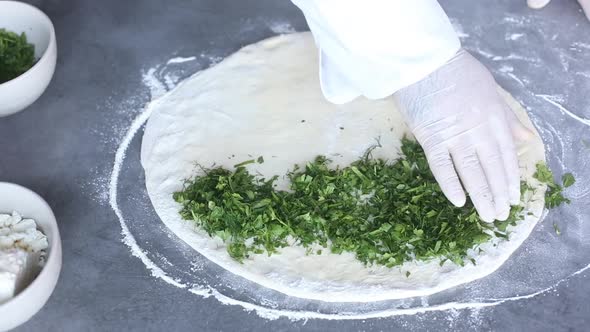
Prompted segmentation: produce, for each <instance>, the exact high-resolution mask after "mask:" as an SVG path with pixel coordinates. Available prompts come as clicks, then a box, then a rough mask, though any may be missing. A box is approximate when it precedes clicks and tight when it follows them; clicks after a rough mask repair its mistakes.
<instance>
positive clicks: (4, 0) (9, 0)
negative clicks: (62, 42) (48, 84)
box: [0, 0, 56, 88]
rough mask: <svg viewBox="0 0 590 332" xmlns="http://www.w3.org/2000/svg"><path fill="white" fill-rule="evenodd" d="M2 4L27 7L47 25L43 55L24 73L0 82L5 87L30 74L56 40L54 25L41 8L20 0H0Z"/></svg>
mask: <svg viewBox="0 0 590 332" xmlns="http://www.w3.org/2000/svg"><path fill="white" fill-rule="evenodd" d="M3 4H10V5H15V6H21V7H24V8H27V10H30V11H31V12H33V13H35V14H37V15H39V16H40V17H41V19H42V20H45V21H46V23H48V27H49V43H48V44H47V48H46V49H45V51H44V52H43V55H41V57H40V58H39V60H37V62H36V63H35V64H34V65H33V66H32V67H31V68H29V69H28V70H27V71H25V72H24V73H22V74H20V75H18V76H17V77H15V78H13V79H11V80H8V81H6V82H4V83H0V88H3V87H6V86H9V85H12V84H17V83H18V81H19V80H21V79H25V78H26V77H27V76H30V75H32V74H31V72H32V71H33V70H34V69H35V68H38V67H40V66H41V63H42V62H45V61H46V59H47V58H48V57H49V55H48V54H49V50H50V49H51V48H52V47H53V45H54V44H55V43H56V41H55V27H54V26H53V22H51V19H50V18H49V16H47V14H45V13H44V12H43V11H42V10H41V9H39V8H37V7H35V6H33V5H30V4H28V3H24V2H20V1H13V0H0V8H1V7H2V5H3ZM0 28H1V27H0Z"/></svg>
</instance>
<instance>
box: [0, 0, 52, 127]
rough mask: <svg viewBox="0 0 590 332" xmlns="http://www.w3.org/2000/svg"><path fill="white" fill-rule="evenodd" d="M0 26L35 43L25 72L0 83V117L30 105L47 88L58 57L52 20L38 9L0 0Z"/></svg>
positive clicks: (20, 3)
mask: <svg viewBox="0 0 590 332" xmlns="http://www.w3.org/2000/svg"><path fill="white" fill-rule="evenodd" d="M0 29H6V30H9V31H13V32H16V33H18V34H20V33H22V32H24V33H25V34H26V35H27V41H28V42H29V43H31V44H33V45H35V59H38V61H37V63H36V64H35V65H34V66H33V67H32V68H31V69H29V70H28V71H27V72H25V73H24V74H22V75H20V76H19V77H17V78H15V79H12V80H10V81H8V82H5V83H2V84H0V117H2V116H6V115H10V114H14V113H16V112H18V111H21V110H23V109H25V108H26V107H28V106H29V105H31V104H32V103H33V102H35V100H37V99H38V98H39V97H40V96H41V94H43V92H44V91H45V89H46V88H47V85H48V84H49V81H51V77H53V72H54V71H55V62H56V60H57V46H56V42H55V30H54V28H53V24H52V23H51V20H50V19H49V18H48V17H47V15H45V14H44V13H43V12H42V11H40V10H39V9H37V8H35V7H33V6H31V5H28V4H25V3H22V2H16V1H0Z"/></svg>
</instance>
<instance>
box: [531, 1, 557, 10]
mask: <svg viewBox="0 0 590 332" xmlns="http://www.w3.org/2000/svg"><path fill="white" fill-rule="evenodd" d="M549 2H551V0H527V2H526V4H527V6H529V8H533V9H541V8H543V7H545V6H547V4H548V3H549Z"/></svg>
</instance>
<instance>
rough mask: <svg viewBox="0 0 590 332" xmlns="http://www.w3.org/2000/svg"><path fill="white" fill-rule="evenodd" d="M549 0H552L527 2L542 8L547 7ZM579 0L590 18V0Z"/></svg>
mask: <svg viewBox="0 0 590 332" xmlns="http://www.w3.org/2000/svg"><path fill="white" fill-rule="evenodd" d="M549 2H551V0H527V2H526V3H527V5H528V6H529V7H530V8H534V9H540V8H543V7H545V6H546V5H547V4H548V3H549ZM578 2H579V3H580V6H582V9H583V10H584V14H586V17H587V18H588V19H589V20H590V0H578Z"/></svg>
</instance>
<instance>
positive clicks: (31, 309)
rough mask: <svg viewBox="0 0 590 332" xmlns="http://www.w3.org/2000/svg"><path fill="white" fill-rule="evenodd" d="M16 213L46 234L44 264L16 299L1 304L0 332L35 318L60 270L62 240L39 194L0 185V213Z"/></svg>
mask: <svg viewBox="0 0 590 332" xmlns="http://www.w3.org/2000/svg"><path fill="white" fill-rule="evenodd" d="M13 211H17V212H18V213H20V214H21V215H22V216H23V217H25V218H32V219H34V220H35V221H36V222H37V225H38V227H39V228H40V229H41V231H43V233H45V235H47V240H48V242H49V248H48V255H47V262H46V263H45V266H44V267H43V269H42V270H41V272H40V273H39V275H38V276H37V278H35V280H33V282H32V283H31V284H30V285H29V286H28V287H27V288H25V289H24V290H22V291H21V292H20V293H19V294H18V295H17V296H15V297H14V298H12V299H11V300H9V301H8V302H5V303H4V304H0V331H6V330H9V329H12V328H15V327H17V326H19V325H20V324H22V323H24V322H26V321H28V320H29V319H30V318H31V317H33V315H35V314H36V313H37V312H38V311H39V310H40V309H41V308H42V307H43V306H44V305H45V302H47V300H48V299H49V296H50V295H51V293H52V292H53V290H54V289H55V285H56V283H57V279H58V278H59V272H60V270H61V258H62V257H61V239H60V237H59V230H58V228H57V222H56V221H55V216H54V215H53V212H52V211H51V208H50V207H49V205H48V204H47V203H46V202H45V201H44V200H43V198H41V197H40V196H39V195H37V194H35V193H34V192H32V191H31V190H29V189H27V188H24V187H21V186H19V185H16V184H12V183H6V182H0V213H12V212H13Z"/></svg>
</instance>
